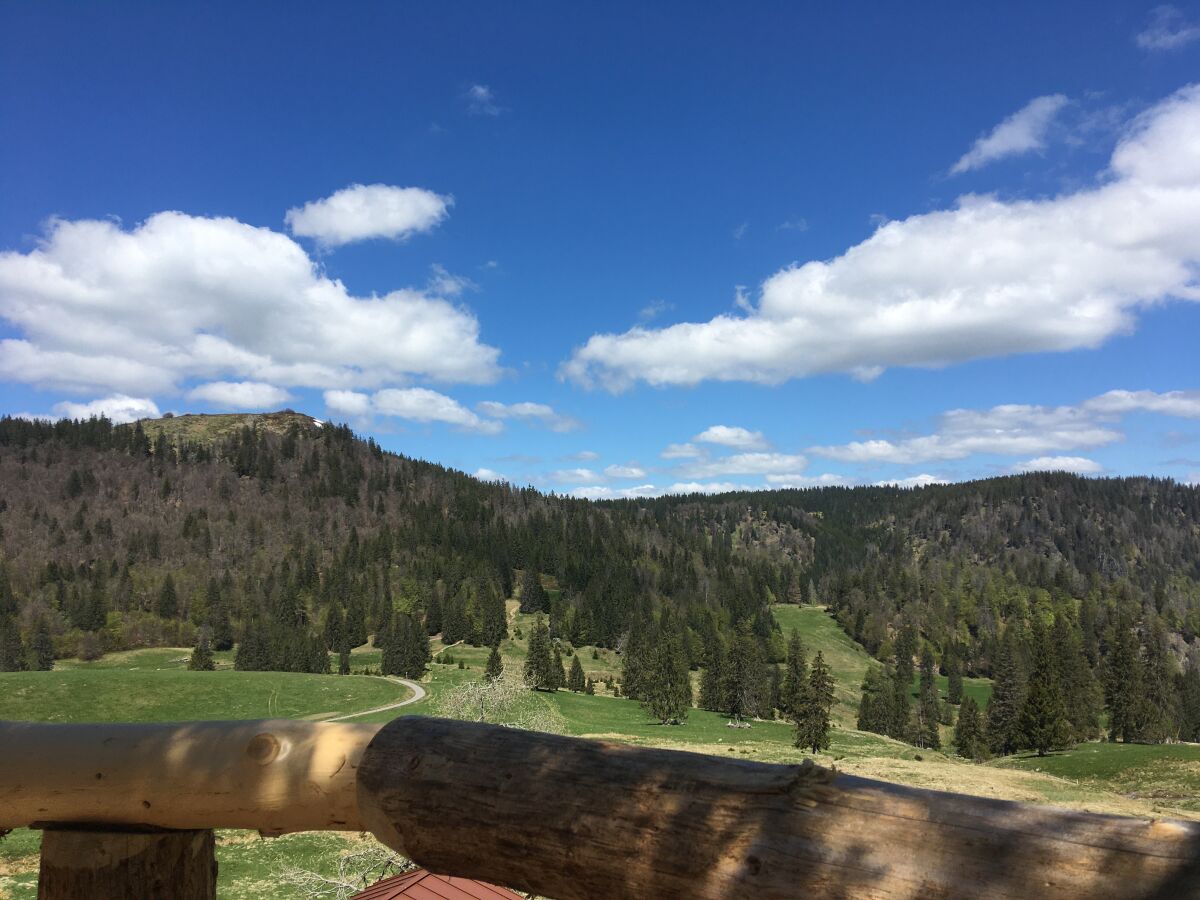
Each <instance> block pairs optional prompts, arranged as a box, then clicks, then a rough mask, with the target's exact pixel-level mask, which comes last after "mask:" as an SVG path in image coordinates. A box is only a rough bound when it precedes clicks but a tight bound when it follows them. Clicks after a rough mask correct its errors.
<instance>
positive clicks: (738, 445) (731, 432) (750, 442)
mask: <svg viewBox="0 0 1200 900" xmlns="http://www.w3.org/2000/svg"><path fill="white" fill-rule="evenodd" d="M692 440H693V441H698V442H699V443H702V444H720V445H721V446H722V447H733V448H734V449H736V450H762V449H763V448H764V447H766V446H767V440H766V438H764V437H763V434H762V432H761V431H749V430H748V429H745V428H738V427H737V426H732V425H713V426H711V427H709V428H706V429H704V430H703V431H702V432H700V433H699V434H698V435H696V436H695V437H694V438H692Z"/></svg>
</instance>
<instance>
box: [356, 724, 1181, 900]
mask: <svg viewBox="0 0 1200 900" xmlns="http://www.w3.org/2000/svg"><path fill="white" fill-rule="evenodd" d="M358 779H359V781H358V805H359V811H360V815H361V816H362V818H363V821H364V822H365V823H366V825H367V827H369V828H370V829H371V831H373V832H374V834H375V836H376V837H378V838H379V839H380V840H382V841H383V842H384V843H386V844H388V845H389V846H391V847H392V848H394V849H395V850H397V851H399V852H401V853H404V854H406V855H407V856H409V857H411V858H412V859H413V860H415V861H416V862H417V863H419V864H420V865H422V866H425V867H427V868H430V869H432V870H434V871H438V872H452V873H454V874H456V875H463V876H466V877H471V878H479V879H482V880H485V881H490V882H494V883H497V884H504V885H508V886H509V887H513V888H517V889H521V890H527V891H536V892H537V893H539V894H543V895H545V896H550V897H555V898H557V900H585V898H586V900H592V898H595V897H605V898H613V900H621V898H629V900H633V898H639V900H640V898H648V897H662V898H675V897H680V898H682V897H689V898H690V897H698V898H714V900H715V898H728V897H739V898H741V897H754V898H759V900H774V898H794V897H800V896H802V897H805V898H865V900H871V898H880V900H882V898H962V897H983V898H1022V900H1024V898H1060V900H1061V898H1164V900H1166V898H1182V897H1197V896H1200V825H1197V824H1195V823H1185V822H1173V821H1149V820H1142V819H1131V818H1125V817H1120V816H1107V815H1094V814H1087V813H1077V812H1070V811H1065V810H1059V809H1052V808H1047V807H1037V806H1030V805H1026V804H1020V803H1010V802H1005V801H998V800H985V799H981V798H977V797H966V796H962V795H958V794H948V793H942V792H937V791H926V790H920V789H917V788H907V787H901V786H898V785H893V784H888V783H886V782H879V781H872V780H869V779H864V778H856V777H852V776H846V775H840V774H836V773H834V772H831V771H830V770H826V769H821V768H819V767H816V766H813V765H811V764H809V765H802V766H777V765H767V764H764V763H754V762H747V761H741V760H726V759H722V758H719V757H713V756H705V755H700V754H693V753H682V752H676V751H669V750H647V749H640V748H634V747H629V746H624V745H617V744H608V743H601V742H596V741H587V740H581V739H576V738H566V737H559V736H554V735H544V734H536V733H531V732H522V731H516V730H512V729H506V728H501V727H496V726H490V725H480V724H473V723H464V722H456V721H449V720H443V719H428V718H414V717H407V718H402V719H397V720H394V721H393V722H391V723H389V724H388V725H386V726H384V728H383V729H382V730H381V731H380V732H379V734H378V735H377V736H376V737H375V738H374V740H372V742H371V744H370V746H369V747H368V748H367V751H366V753H364V754H363V757H362V761H361V763H360V768H359V776H358Z"/></svg>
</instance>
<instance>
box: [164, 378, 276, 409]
mask: <svg viewBox="0 0 1200 900" xmlns="http://www.w3.org/2000/svg"><path fill="white" fill-rule="evenodd" d="M187 396H188V399H189V400H200V401H203V402H204V403H209V404H212V405H213V406H220V407H224V408H232V409H258V410H264V411H265V410H269V409H272V408H274V407H277V406H280V405H281V404H283V403H287V402H288V401H289V400H291V399H292V395H291V394H289V393H288V392H287V391H285V390H284V389H283V388H278V387H275V385H273V384H267V383H265V382H262V381H210V382H209V383H208V384H201V385H198V386H197V387H194V388H192V390H190V391H188V395H187Z"/></svg>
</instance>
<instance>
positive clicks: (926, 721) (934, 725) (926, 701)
mask: <svg viewBox="0 0 1200 900" xmlns="http://www.w3.org/2000/svg"><path fill="white" fill-rule="evenodd" d="M940 712H941V710H940V709H939V707H938V691H937V681H936V680H935V679H934V675H933V651H932V650H930V649H929V647H928V645H926V647H925V649H924V650H923V651H921V683H920V689H919V692H918V701H917V746H918V747H928V748H929V749H930V750H938V749H940V748H941V746H942V739H941V733H940V730H939V728H938V724H939V721H938V720H939V719H940V718H941V716H940Z"/></svg>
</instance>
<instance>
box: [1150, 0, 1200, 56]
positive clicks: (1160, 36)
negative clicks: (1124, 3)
mask: <svg viewBox="0 0 1200 900" xmlns="http://www.w3.org/2000/svg"><path fill="white" fill-rule="evenodd" d="M1197 40H1200V23H1196V22H1189V21H1187V20H1186V19H1185V18H1184V16H1183V13H1182V12H1180V11H1179V10H1178V9H1177V8H1176V7H1174V6H1169V5H1168V6H1159V7H1156V8H1155V9H1154V10H1153V12H1151V13H1150V24H1149V25H1147V26H1146V29H1145V30H1144V31H1142V32H1140V33H1139V34H1138V35H1137V37H1136V38H1134V41H1135V42H1136V43H1137V45H1138V46H1139V47H1141V48H1142V49H1143V50H1178V49H1179V48H1180V47H1185V46H1187V45H1188V44H1190V43H1192V42H1193V41H1197Z"/></svg>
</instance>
